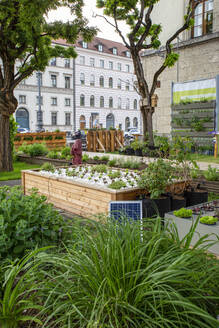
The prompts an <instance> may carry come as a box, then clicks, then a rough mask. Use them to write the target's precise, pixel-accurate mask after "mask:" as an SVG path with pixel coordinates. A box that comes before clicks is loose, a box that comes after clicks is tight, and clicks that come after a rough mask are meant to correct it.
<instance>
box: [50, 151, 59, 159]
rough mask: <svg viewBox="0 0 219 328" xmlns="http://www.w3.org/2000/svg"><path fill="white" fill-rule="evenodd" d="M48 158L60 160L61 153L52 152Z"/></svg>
mask: <svg viewBox="0 0 219 328" xmlns="http://www.w3.org/2000/svg"><path fill="white" fill-rule="evenodd" d="M47 157H48V158H52V159H57V158H60V156H59V153H58V152H57V151H54V150H50V151H49V152H48V154H47Z"/></svg>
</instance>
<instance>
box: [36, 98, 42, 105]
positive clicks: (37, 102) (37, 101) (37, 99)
mask: <svg viewBox="0 0 219 328" xmlns="http://www.w3.org/2000/svg"><path fill="white" fill-rule="evenodd" d="M36 104H37V105H39V96H37V97H36ZM42 104H43V97H42V96H41V97H40V105H42Z"/></svg>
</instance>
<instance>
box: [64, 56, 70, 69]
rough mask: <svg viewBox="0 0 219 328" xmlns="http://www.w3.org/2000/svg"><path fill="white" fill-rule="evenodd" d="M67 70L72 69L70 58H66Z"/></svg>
mask: <svg viewBox="0 0 219 328" xmlns="http://www.w3.org/2000/svg"><path fill="white" fill-rule="evenodd" d="M65 68H70V58H65Z"/></svg>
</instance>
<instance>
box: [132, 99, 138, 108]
mask: <svg viewBox="0 0 219 328" xmlns="http://www.w3.org/2000/svg"><path fill="white" fill-rule="evenodd" d="M133 108H134V109H137V108H138V102H137V99H134V104H133Z"/></svg>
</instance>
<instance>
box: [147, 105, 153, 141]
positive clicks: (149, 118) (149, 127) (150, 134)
mask: <svg viewBox="0 0 219 328" xmlns="http://www.w3.org/2000/svg"><path fill="white" fill-rule="evenodd" d="M153 113H154V109H153V107H151V108H150V109H148V111H147V130H148V139H149V146H154V136H153V120H152V115H153Z"/></svg>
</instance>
